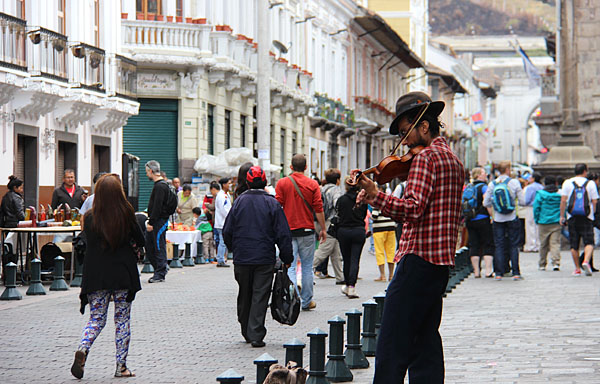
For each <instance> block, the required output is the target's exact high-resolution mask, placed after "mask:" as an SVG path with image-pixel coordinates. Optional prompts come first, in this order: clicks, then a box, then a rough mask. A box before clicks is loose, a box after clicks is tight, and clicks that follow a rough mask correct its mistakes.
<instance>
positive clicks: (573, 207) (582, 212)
mask: <svg viewBox="0 0 600 384" xmlns="http://www.w3.org/2000/svg"><path fill="white" fill-rule="evenodd" d="M588 182H589V180H586V181H585V183H583V185H582V186H579V185H577V183H576V182H575V181H573V192H571V196H569V208H568V209H569V210H568V212H569V213H570V214H571V216H584V217H585V216H587V215H589V214H590V200H589V198H588V194H587V189H586V186H587V183H588Z"/></svg>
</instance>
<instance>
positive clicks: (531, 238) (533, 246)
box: [522, 172, 544, 252]
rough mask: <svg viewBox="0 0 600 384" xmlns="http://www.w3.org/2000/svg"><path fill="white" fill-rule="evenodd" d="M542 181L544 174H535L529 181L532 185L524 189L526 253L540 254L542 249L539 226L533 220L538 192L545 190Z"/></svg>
mask: <svg viewBox="0 0 600 384" xmlns="http://www.w3.org/2000/svg"><path fill="white" fill-rule="evenodd" d="M541 181H542V174H541V173H539V172H533V174H532V175H531V178H530V179H529V182H530V183H529V184H528V185H527V186H526V187H525V188H524V189H523V193H524V194H525V207H522V209H524V210H525V245H524V246H523V251H525V252H538V251H539V249H540V246H539V242H538V241H539V235H538V226H537V224H536V223H535V220H534V218H533V202H534V200H535V196H536V194H537V192H538V191H539V190H541V189H544V186H543V185H542V184H541Z"/></svg>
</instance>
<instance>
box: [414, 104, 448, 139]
mask: <svg viewBox="0 0 600 384" xmlns="http://www.w3.org/2000/svg"><path fill="white" fill-rule="evenodd" d="M420 112H421V110H420V109H419V108H416V109H415V110H414V111H410V112H407V116H406V118H407V119H408V122H409V123H411V124H412V123H414V122H415V119H416V118H417V116H418V115H419V113H420ZM422 121H427V122H428V123H429V131H430V132H431V136H433V137H437V136H439V135H440V126H442V122H441V121H440V119H439V117H437V116H431V115H428V114H427V112H425V115H423V117H421V120H419V122H418V123H417V124H416V126H417V125H419V124H421V122H422ZM416 126H415V128H416Z"/></svg>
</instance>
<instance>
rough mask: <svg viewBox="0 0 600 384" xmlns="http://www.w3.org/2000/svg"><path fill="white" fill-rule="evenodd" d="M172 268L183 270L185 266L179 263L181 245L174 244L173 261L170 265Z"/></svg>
mask: <svg viewBox="0 0 600 384" xmlns="http://www.w3.org/2000/svg"><path fill="white" fill-rule="evenodd" d="M169 267H171V268H183V264H181V261H179V244H177V243H173V260H171V263H170V264H169Z"/></svg>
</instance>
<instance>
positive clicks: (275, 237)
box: [223, 166, 293, 348]
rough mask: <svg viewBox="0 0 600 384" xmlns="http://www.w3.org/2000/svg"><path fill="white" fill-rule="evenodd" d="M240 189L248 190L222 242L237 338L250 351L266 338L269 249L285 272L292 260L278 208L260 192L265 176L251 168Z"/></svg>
mask: <svg viewBox="0 0 600 384" xmlns="http://www.w3.org/2000/svg"><path fill="white" fill-rule="evenodd" d="M240 182H242V180H239V179H238V183H240ZM246 183H247V184H248V188H249V189H248V190H247V191H246V192H244V193H243V194H241V195H240V196H239V197H238V198H237V199H236V200H235V202H234V203H233V207H232V209H231V211H230V212H229V215H227V218H226V219H225V225H224V226H223V239H224V240H225V244H226V245H227V248H228V249H230V250H232V251H233V273H234V275H235V280H236V281H237V283H238V286H239V291H238V297H237V316H238V321H239V323H240V326H241V330H242V336H243V337H244V339H245V340H246V342H247V343H251V344H252V346H253V347H255V348H261V347H264V346H265V342H264V338H265V335H266V334H267V329H266V328H265V318H266V314H267V305H268V303H269V296H270V293H271V286H272V284H273V270H274V267H275V261H276V259H275V245H277V247H278V248H279V258H280V259H281V261H282V262H283V263H284V264H286V265H287V266H289V264H290V263H291V262H292V260H293V252H292V234H291V232H290V227H289V226H288V223H287V221H286V218H285V214H284V213H283V209H282V208H281V205H280V204H279V202H278V201H277V200H276V199H275V198H274V197H273V196H271V195H269V194H268V193H267V192H266V191H265V186H266V185H267V178H266V175H265V172H264V171H263V170H262V169H261V168H260V167H259V166H253V167H251V168H250V169H249V170H248V172H247V175H246Z"/></svg>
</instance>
